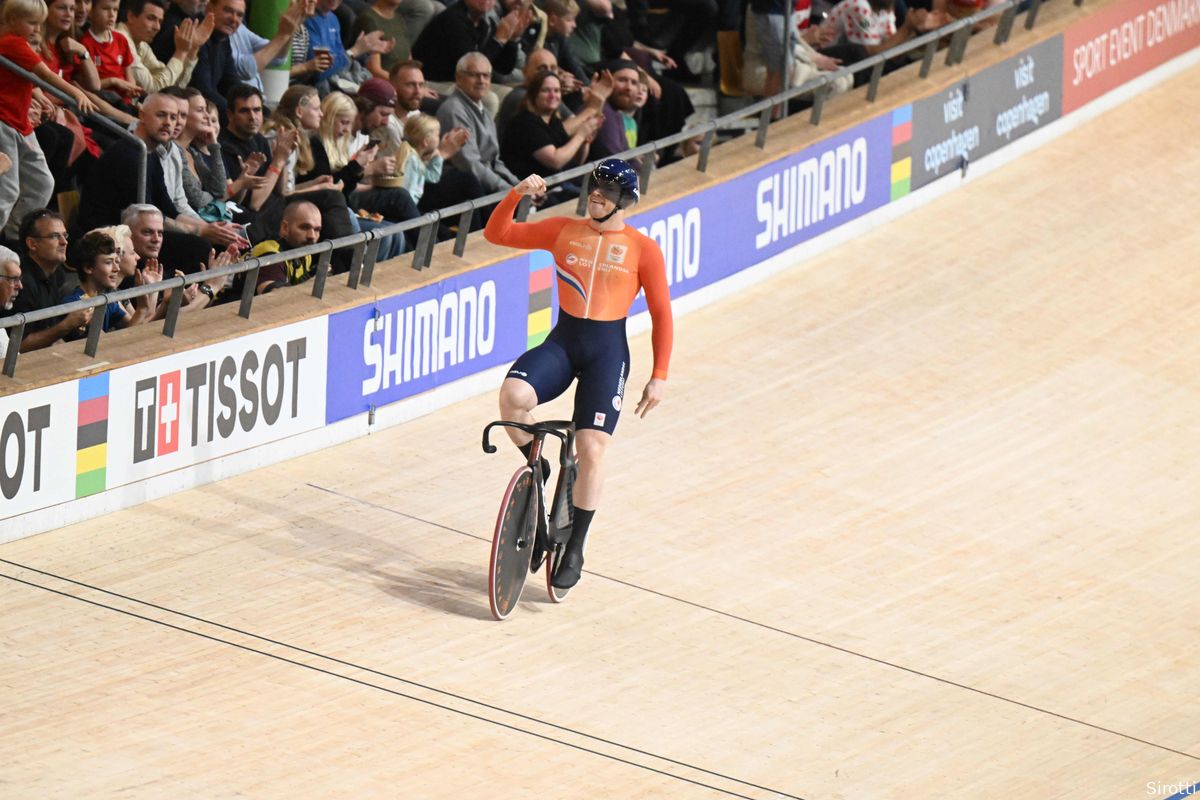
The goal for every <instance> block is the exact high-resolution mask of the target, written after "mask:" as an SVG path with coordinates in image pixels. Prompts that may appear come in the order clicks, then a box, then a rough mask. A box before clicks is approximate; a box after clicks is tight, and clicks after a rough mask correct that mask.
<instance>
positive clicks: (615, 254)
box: [604, 244, 629, 264]
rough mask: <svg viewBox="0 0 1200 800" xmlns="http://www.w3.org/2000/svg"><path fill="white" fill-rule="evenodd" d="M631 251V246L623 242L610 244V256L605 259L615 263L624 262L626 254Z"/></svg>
mask: <svg viewBox="0 0 1200 800" xmlns="http://www.w3.org/2000/svg"><path fill="white" fill-rule="evenodd" d="M628 252H629V247H628V246H627V245H623V244H610V245H609V246H608V258H606V259H604V260H605V261H611V262H612V263H614V264H624V263H625V254H626V253H628Z"/></svg>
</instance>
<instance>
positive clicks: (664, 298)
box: [484, 158, 673, 589]
mask: <svg viewBox="0 0 1200 800" xmlns="http://www.w3.org/2000/svg"><path fill="white" fill-rule="evenodd" d="M588 186H589V187H590V192H589V194H588V202H587V212H586V216H585V218H584V219H576V218H573V217H553V218H550V219H542V220H538V221H537V222H532V223H518V222H514V221H513V213H514V212H515V211H516V208H517V204H518V203H519V202H520V200H521V198H522V197H524V196H536V195H538V194H541V193H543V192H545V191H546V182H545V180H543V179H542V178H541V177H540V176H538V175H530V176H529V177H528V178H526V179H525V180H523V181H521V182H520V183H518V184H517V185H516V186H515V187H514V188H513V190H512V191H511V192H509V193H508V196H507V197H505V198H504V200H502V201H500V204H499V205H498V206H496V210H495V211H494V212H493V213H492V216H491V218H490V219H489V220H488V223H487V227H486V228H485V229H484V236H486V237H487V240H488V241H489V242H494V243H495V244H502V245H507V246H509V247H519V248H522V249H527V250H548V251H550V253H551V254H552V255H553V257H554V264H555V272H556V273H557V276H558V303H559V308H558V310H559V314H558V322H557V323H556V324H555V326H554V329H553V330H551V331H550V334H549V336H547V337H546V340H545V341H544V342H542V343H541V344H540V345H538V346H537V347H535V348H533V349H532V350H529V351H528V352H526V353H525V354H524V355H523V356H521V357H520V358H518V359H517V361H516V363H514V364H513V366H512V368H511V369H510V370H509V371H508V377H506V378H505V379H504V383H503V385H502V386H501V387H500V415H501V417H502V418H503V419H504V420H506V421H508V422H519V423H523V424H526V425H529V424H533V423H534V422H535V419H534V417H533V410H534V409H535V408H536V407H537V406H538V405H540V404H542V403H546V402H549V401H551V400H553V399H554V398H556V397H558V396H559V395H561V394H562V393H563V392H565V391H566V390H567V388H568V387H569V386H570V385H571V382H572V381H573V380H575V379H576V378H578V383H577V385H576V388H575V411H574V414H573V416H572V421H573V422H574V423H575V447H576V454H577V457H578V460H579V476H578V478H577V480H576V482H575V488H574V492H573V494H572V505H573V508H572V514H571V519H572V522H571V538H570V540H569V541H568V542H567V546H566V552H565V553H564V554H563V558H562V561H561V564H560V566H559V568H558V571H557V572H556V573H555V574H554V576H553V578H552V581H553V584H554V585H555V586H556V587H558V588H560V589H567V588H570V587H571V586H574V585H575V583H576V582H577V581H578V580H579V577H580V574H581V573H582V570H583V549H584V544H585V541H586V537H587V534H588V528H589V526H590V525H591V521H592V517H593V515H594V514H595V513H596V507H597V505H598V504H599V502H600V490H601V486H602V483H603V473H602V470H601V465H602V462H603V460H604V453H605V450H606V449H607V448H608V443H609V441H610V440H611V439H612V434H613V431H614V430H615V429H616V426H617V419H618V418H619V417H620V415H621V407H622V404H623V401H624V395H625V383H626V381H627V380H628V379H629V376H630V358H629V343H628V341H627V340H626V338H625V318H626V316H627V315H628V314H629V309H630V306H632V305H633V301H634V298H636V297H637V295H638V292H639V291H641V290H645V293H646V306H647V308H648V309H649V311H650V319H651V322H652V324H653V333H652V334H651V343H652V346H653V351H654V365H653V371H652V372H651V376H650V379H649V380H648V381H647V382H646V386H645V388H644V389H643V390H642V396H641V399H640V400H639V401H638V404H637V408H636V409H635V410H634V414H635V415H637V416H638V417H645V416H646V414H647V413H649V412H650V411H651V410H652V409H653V408H655V407H656V406H657V405H658V404H659V403H661V402H662V400H663V398H664V396H665V393H666V381H667V366H668V363H669V362H670V359H671V344H672V337H673V321H672V316H671V294H670V289H669V288H668V285H667V273H666V267H665V265H664V262H663V255H662V251H661V250H660V249H659V247H658V245H657V244H656V243H655V242H654V240H653V239H651V238H649V237H648V236H646V235H645V234H642V233H640V232H638V231H637V230H636V229H634V228H632V227H630V226H629V225H627V224H625V212H626V210H627V209H628V208H630V207H631V206H633V205H634V204H635V203H636V202H637V201H638V173H637V171H636V170H635V169H634V168H633V167H632V166H630V165H629V164H628V163H627V162H625V161H622V160H621V159H618V158H610V159H606V160H604V161H602V162H600V163H599V164H598V165H597V166H596V168H595V169H594V170H593V171H592V176H591V180H590V182H589V184H588ZM505 430H506V431H507V432H508V435H509V437H510V438H512V440H513V444H515V445H517V447H518V448H520V449H521V451H522V452H523V453H525V456H526V457H527V458H528V457H529V455H530V448H531V446H532V437H531V436H530V435H529V434H527V433H525V432H523V431H519V430H517V429H515V428H506V429H505ZM542 468H543V474H548V472H547V470H548V468H549V464H543V465H542ZM539 559H540V555H539V553H538V552H537V550H535V552H534V562H535V564H536V563H538V561H539Z"/></svg>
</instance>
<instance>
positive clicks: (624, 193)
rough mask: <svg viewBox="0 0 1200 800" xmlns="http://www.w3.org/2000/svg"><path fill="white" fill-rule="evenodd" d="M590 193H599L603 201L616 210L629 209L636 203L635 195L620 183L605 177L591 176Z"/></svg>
mask: <svg viewBox="0 0 1200 800" xmlns="http://www.w3.org/2000/svg"><path fill="white" fill-rule="evenodd" d="M591 189H592V191H597V192H600V194H602V195H604V199H605V200H608V201H609V202H610V203H612V204H613V205H615V206H616V207H617V208H622V209H623V208H629V207H630V206H631V205H633V204H634V203H636V202H637V194H636V193H635V192H631V191H629V190H628V189H626V188H625V187H624V186H622V185H621V182H620V181H619V180H617V179H615V178H612V177H609V176H607V175H594V174H593V175H592V183H591Z"/></svg>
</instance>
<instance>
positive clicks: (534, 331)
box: [526, 250, 554, 348]
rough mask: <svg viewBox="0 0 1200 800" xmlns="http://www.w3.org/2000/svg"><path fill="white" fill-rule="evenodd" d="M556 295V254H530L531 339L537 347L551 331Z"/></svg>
mask: <svg viewBox="0 0 1200 800" xmlns="http://www.w3.org/2000/svg"><path fill="white" fill-rule="evenodd" d="M553 295H554V256H552V255H550V254H549V253H548V252H546V251H545V250H535V251H533V252H532V253H530V254H529V327H528V333H529V341H528V343H527V344H526V347H527V348H528V347H537V346H538V345H539V344H541V343H542V342H544V341H545V340H546V336H548V335H549V333H550V326H551V324H552V322H553V320H552V319H551V308H550V306H551V304H552V303H553Z"/></svg>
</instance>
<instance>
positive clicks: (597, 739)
mask: <svg viewBox="0 0 1200 800" xmlns="http://www.w3.org/2000/svg"><path fill="white" fill-rule="evenodd" d="M0 563H3V564H8V565H9V566H12V567H16V568H19V569H23V570H27V571H29V572H34V573H37V574H39V575H45V576H47V577H50V578H55V579H57V580H61V581H63V582H65V583H70V584H74V585H76V586H80V587H83V588H86V589H90V590H92V591H96V592H100V593H101V594H107V595H110V596H112V597H119V598H121V599H122V600H127V601H129V602H131V603H137V604H139V605H143V606H146V607H148V608H153V609H156V610H158V611H162V612H164V613H167V614H174V615H176V616H179V617H183V618H185V619H190V620H193V621H195V622H199V623H202V624H205V625H211V626H212V627H214V628H220V629H223V630H227V631H230V632H231V633H237V634H240V635H242V636H246V637H249V638H251V639H258V640H260V641H263V642H268V643H270V644H273V645H277V646H279V647H284V648H287V649H289V650H294V651H296V652H298V653H304V654H305V655H309V656H312V657H314V658H320V659H322V660H325V661H329V662H332V663H335V664H340V665H342V666H345V667H350V668H352V669H357V670H361V671H362V672H366V673H369V674H372V675H378V676H379V677H381V678H387V679H389V680H394V681H397V682H398V683H404V684H408V685H409V686H414V687H417V688H420V689H424V690H426V691H429V692H433V693H435V694H439V695H442V696H444V697H451V698H454V699H455V700H461V701H462V702H464V703H470V704H472V705H476V706H480V707H481V708H486V709H489V710H491V711H496V712H498V713H501V714H507V715H509V716H513V717H517V718H519V719H524V720H527V721H529V722H533V723H536V724H539V725H544V726H546V727H548V728H554V729H556V730H560V731H562V732H564V733H569V734H572V735H575V736H579V737H580V738H583V739H590V740H592V741H595V742H599V743H602V744H607V745H611V746H613V747H617V748H620V749H622V750H627V751H629V752H631V753H637V754H638V755H643V756H646V757H647V758H653V759H656V760H658V761H664V762H667V763H670V764H675V765H676V766H679V767H683V768H685V769H690V770H694V771H696V772H701V773H705V774H707V775H712V776H713V777H715V778H720V779H722V780H727V781H729V782H730V783H737V784H741V785H742V786H747V787H750V788H753V789H759V790H761V791H764V792H770V793H772V794H774V795H775V796H777V797H786V798H791V800H804V798H803V797H800V796H798V795H793V794H788V793H786V792H783V791H780V790H778V789H772V788H770V787H769V786H760V785H758V784H756V783H751V782H749V781H744V780H740V779H738V778H734V777H731V776H729V775H725V774H723V773H720V772H714V771H713V770H709V769H704V768H703V767H697V766H695V765H693V764H689V763H687V762H686V761H679V760H676V759H673V758H668V757H667V756H660V755H657V754H655V753H651V752H649V751H647V750H641V749H639V748H636V747H632V746H630V745H625V744H621V743H620V742H615V741H612V740H609V739H605V738H603V737H601V736H593V735H591V734H588V733H584V732H582V731H577V730H575V729H573V728H568V727H566V726H563V725H557V724H555V723H553V722H547V721H545V720H543V719H539V718H537V717H534V716H530V715H527V714H522V713H519V712H516V711H510V710H508V709H506V708H502V707H500V706H495V705H491V704H489V703H485V702H483V701H481V700H475V699H473V698H470V697H465V696H463V695H459V694H455V693H454V692H450V691H447V690H444V689H438V688H436V687H434V686H428V685H426V684H423V683H419V682H417V681H413V680H409V679H407V678H401V677H399V676H396V675H391V674H389V673H386V672H382V671H380V670H377V669H372V668H371V667H365V666H363V665H361V664H356V663H354V662H352V661H345V660H343V659H340V658H336V657H334V656H328V655H325V654H323V653H318V652H315V651H312V650H307V649H305V648H303V647H298V646H296V645H291V644H288V643H287V642H281V641H278V640H276V639H271V638H270V637H267V636H260V635H259V634H256V633H251V632H249V631H244V630H241V629H239V628H235V627H232V626H229V625H223V624H221V623H219V622H213V621H212V620H209V619H205V618H204V617H198V616H195V615H193V614H188V613H186V612H183V611H177V610H175V609H173V608H168V607H166V606H161V605H158V604H156V603H151V602H149V601H147V600H141V599H139V598H136V597H130V596H129V595H124V594H121V593H119V592H114V591H111V590H108V589H104V588H101V587H99V586H94V585H92V584H88V583H84V582H83V581H77V580H74V579H72V578H67V577H64V576H62V575H58V574H56V573H53V572H48V571H46V570H41V569H37V568H36V567H31V566H28V565H26V564H21V563H18V562H16V561H10V560H8V559H5V558H0ZM0 578H7V579H8V580H11V581H15V582H17V583H22V584H25V585H26V586H30V587H33V588H36V589H43V590H45V591H47V592H53V593H54V594H58V595H61V596H63V597H67V598H70V599H72V600H78V601H80V602H84V603H88V604H90V605H93V606H97V607H99V608H104V609H107V610H109V611H115V612H117V613H119V614H125V615H127V616H130V617H134V618H136V619H141V620H145V621H147V622H153V623H155V624H157V625H162V626H164V627H166V628H171V629H173V630H177V631H181V632H183V633H190V634H192V635H194V636H199V637H201V638H204V639H209V640H211V641H214V642H219V643H221V644H227V645H230V646H232V647H236V648H239V649H241V650H246V651H248V652H251V653H256V654H258V655H263V656H267V657H268V658H274V659H276V660H279V661H283V662H285V663H288V664H293V665H295V666H299V667H304V668H305V669H310V670H313V671H315V672H320V673H323V674H326V675H330V676H333V677H335V678H342V679H343V680H347V681H351V682H353V683H357V684H359V685H362V686H367V687H370V688H372V689H378V690H379V691H382V692H387V693H389V694H393V695H396V696H398V697H403V698H406V699H408V700H415V701H417V702H419V703H424V704H426V705H430V706H434V707H435V708H441V709H444V710H446V711H452V712H454V713H456V714H461V715H463V716H465V717H469V718H471V719H475V720H480V721H482V722H489V723H492V724H494V725H499V726H500V727H503V728H507V729H509V730H514V731H519V732H521V733H526V734H528V735H530V736H536V737H537V738H539V739H544V740H546V741H548V742H554V743H556V744H562V745H565V746H567V747H572V748H575V749H576V750H581V751H583V752H585V753H591V754H593V755H598V756H601V757H602V758H608V759H611V760H613V761H617V762H620V763H622V764H628V765H630V766H634V767H638V768H639V769H645V770H649V771H651V772H655V773H658V774H660V775H664V776H666V777H668V778H675V779H676V780H681V781H686V782H687V783H691V784H695V785H696V786H700V787H703V788H705V789H711V790H713V791H716V792H721V793H723V794H727V795H730V796H731V797H740V798H745V800H754V798H749V797H746V795H741V794H737V793H736V792H731V791H728V790H726V789H722V788H720V787H717V786H711V785H709V784H706V783H703V782H700V781H696V780H692V779H690V778H685V777H683V776H680V775H675V774H673V773H670V772H666V771H664V770H660V769H656V768H654V767H649V766H645V765H643V764H639V763H637V762H635V761H629V760H627V759H624V758H620V757H618V756H612V755H609V754H607V753H603V752H600V751H598V750H592V749H590V748H587V747H583V746H582V745H577V744H572V743H570V742H566V741H563V740H561V739H555V738H554V737H552V736H546V735H544V734H540V733H536V732H534V731H529V730H526V729H524V728H520V727H517V726H514V725H510V724H508V723H505V722H500V721H498V720H493V719H489V718H488V717H483V716H479V715H477V714H472V713H470V712H468V711H461V710H459V709H456V708H453V707H451V706H446V705H442V704H441V703H435V702H433V701H432V700H425V699H422V698H420V697H415V696H413V695H410V694H406V693H404V692H400V691H397V690H395V689H388V688H387V687H384V686H378V685H376V684H374V683H370V682H369V681H363V680H359V679H358V678H353V677H350V676H348V675H342V674H340V673H337V672H332V671H330V670H326V669H322V668H320V667H316V666H312V665H310V664H305V663H303V662H300V661H294V660H292V659H289V658H285V657H283V656H279V655H275V654H273V653H268V652H266V651H263V650H258V649H255V648H253V647H249V646H247V645H242V644H238V643H237V642H231V641H229V640H227V639H222V638H220V637H218V636H212V635H209V634H206V633H201V632H199V631H192V630H188V629H187V628H183V627H180V626H178V625H172V624H171V623H169V622H164V621H162V620H157V619H154V618H153V617H147V616H143V615H141V614H137V613H134V612H132V611H128V610H126V609H121V608H117V607H115V606H110V605H106V604H104V603H100V602H97V601H95V600H89V599H87V598H85V597H79V596H78V595H73V594H70V593H69V592H63V591H60V590H58V589H53V588H51V587H49V586H43V585H41V584H38V583H33V582H31V581H26V580H24V579H22V578H18V577H16V576H13V575H6V574H4V573H0Z"/></svg>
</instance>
